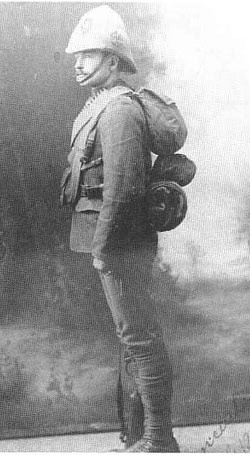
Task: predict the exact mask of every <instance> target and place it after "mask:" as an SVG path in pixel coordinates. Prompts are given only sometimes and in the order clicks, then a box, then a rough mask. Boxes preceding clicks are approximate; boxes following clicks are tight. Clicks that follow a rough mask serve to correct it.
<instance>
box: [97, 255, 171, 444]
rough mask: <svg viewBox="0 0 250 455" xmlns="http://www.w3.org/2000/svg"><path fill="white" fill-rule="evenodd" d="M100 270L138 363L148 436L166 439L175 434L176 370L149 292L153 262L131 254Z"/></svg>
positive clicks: (125, 340)
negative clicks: (107, 271)
mask: <svg viewBox="0 0 250 455" xmlns="http://www.w3.org/2000/svg"><path fill="white" fill-rule="evenodd" d="M126 259H127V260H124V258H123V260H121V261H120V262H119V264H117V267H116V268H114V270H115V271H116V273H115V272H114V273H113V274H109V275H105V274H102V273H100V277H101V281H102V285H103V289H104V292H105V295H106V298H107V302H108V305H109V307H110V310H111V313H112V316H113V320H114V322H115V325H116V330H117V335H118V336H119V338H120V340H121V342H122V343H123V344H124V345H125V347H126V351H127V353H128V355H129V356H130V357H131V359H132V360H133V361H134V363H135V366H136V371H137V374H136V377H135V381H136V384H137V387H138V390H139V392H140V395H141V399H142V403H143V408H144V415H145V420H144V436H145V437H148V438H152V436H153V438H154V439H155V440H159V441H163V440H166V439H168V438H169V437H171V435H172V432H171V418H170V404H171V396H172V370H171V365H170V362H169V358H168V355H167V352H166V348H165V345H164V343H163V340H162V333H161V329H160V327H159V324H158V322H157V318H156V315H155V309H154V308H153V307H152V303H151V299H150V297H149V294H148V290H147V288H148V283H149V279H150V273H151V263H150V261H146V260H145V256H140V257H139V258H138V256H137V255H134V256H130V257H129V259H128V258H126Z"/></svg>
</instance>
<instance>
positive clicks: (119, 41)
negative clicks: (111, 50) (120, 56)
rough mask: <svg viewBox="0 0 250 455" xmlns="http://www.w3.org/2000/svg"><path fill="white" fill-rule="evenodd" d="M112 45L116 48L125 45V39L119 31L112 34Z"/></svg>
mask: <svg viewBox="0 0 250 455" xmlns="http://www.w3.org/2000/svg"><path fill="white" fill-rule="evenodd" d="M110 39H111V43H112V44H113V45H114V46H116V47H121V46H122V45H123V37H122V35H121V33H119V32H118V31H115V32H112V33H111V34H110Z"/></svg>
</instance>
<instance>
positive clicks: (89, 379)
mask: <svg viewBox="0 0 250 455" xmlns="http://www.w3.org/2000/svg"><path fill="white" fill-rule="evenodd" d="M246 3H247V2H244V1H243V0H241V1H240V2H239V1H237V2H236V1H232V2H224V1H223V0H220V1H219V2H214V3H213V2H212V3H211V2H199V1H198V0H197V1H195V0H188V1H185V2H183V1H181V0H176V1H175V2H172V1H170V0H168V1H166V2H165V3H164V5H161V4H160V3H159V4H157V3H154V4H153V3H152V4H150V3H119V2H118V3H114V4H112V3H111V4H110V5H111V6H112V7H113V8H114V9H115V10H116V11H117V12H118V13H120V14H121V16H122V17H123V19H124V22H125V23H126V25H127V28H128V32H129V34H130V36H131V42H132V48H133V54H134V58H135V61H136V64H137V66H138V74H137V75H135V76H133V77H132V78H130V81H131V84H132V85H134V87H135V88H138V87H140V86H146V87H149V88H151V89H153V90H155V91H156V92H158V93H161V92H163V93H165V94H166V95H168V96H170V97H171V98H173V99H174V100H175V101H176V103H177V105H178V107H179V109H180V111H181V112H182V114H183V116H184V118H185V120H186V123H187V127H188V131H189V136H188V140H187V142H186V144H185V146H184V148H183V153H186V154H187V155H188V156H189V157H190V158H192V159H193V160H194V161H195V162H196V164H197V168H198V171H197V176H196V179H195V181H194V182H193V183H192V184H191V185H190V187H187V196H188V214H187V217H186V219H185V220H184V222H183V223H182V224H181V225H180V226H179V227H178V228H177V229H176V230H174V231H171V232H168V233H165V234H161V235H160V236H159V257H158V259H157V261H156V264H155V268H154V284H153V287H152V289H151V293H152V299H153V300H154V302H155V304H156V306H157V311H158V312H159V317H160V319H161V321H162V325H163V330H164V335H165V341H166V344H167V345H168V347H169V352H170V357H171V359H172V362H173V368H174V400H173V423H174V425H187V424H202V423H211V422H221V421H225V422H227V421H228V422H229V421H240V420H244V419H246V418H248V416H249V405H250V381H249V379H250V378H249V371H250V369H249V363H250V350H249V343H250V330H249V325H250V306H249V301H250V285H249V282H250V280H249V277H250V275H249V272H250V262H249V238H250V228H249V222H250V159H249V144H250V129H249V120H248V119H249V113H250V102H249V100H250V96H249V88H250V82H249V75H248V73H249V68H250V65H249V55H250V53H249V50H248V49H247V47H246V43H249V42H250V40H249V36H248V35H249V26H248V23H247V17H248V15H247V14H246V8H247V5H246ZM99 4H100V3H97V4H95V5H99ZM226 4H227V6H226ZM239 5H241V7H239ZM93 6H94V4H93V2H91V3H85V2H81V3H50V2H48V3H32V2H28V3H18V2H17V3H13V2H12V3H9V2H7V3H0V17H1V27H0V30H1V31H0V84H1V85H0V87H1V101H0V102H1V109H0V115H1V134H0V154H1V178H0V278H1V282H0V297H1V303H0V316H1V319H0V324H1V332H0V434H1V437H2V438H5V437H14V436H15V437H17V436H32V435H41V434H55V433H57V434H58V433H67V432H84V431H99V430H101V431H103V430H109V429H115V428H118V427H119V423H118V419H117V409H116V383H117V376H118V360H119V346H118V341H117V339H116V334H115V328H114V326H113V323H112V319H111V316H110V314H109V311H108V308H107V305H106V302H105V298H104V296H103V293H102V289H101V286H100V284H99V281H98V277H97V276H96V275H95V272H94V270H93V269H92V267H91V263H90V262H89V261H88V260H87V259H86V258H85V257H84V256H83V255H81V254H76V253H72V252H71V251H70V250H69V232H70V222H71V212H70V210H69V209H61V208H60V207H59V186H60V179H61V175H62V171H63V169H64V167H65V166H66V164H67V162H66V157H67V153H68V151H69V146H70V135H71V128H72V123H73V121H74V118H75V117H76V116H77V114H78V113H79V111H80V110H81V108H82V106H83V104H84V101H85V99H86V96H87V95H88V94H87V93H85V92H84V91H83V90H82V89H81V88H80V87H78V85H77V83H76V81H75V79H74V68H73V66H74V58H73V57H72V56H68V55H66V54H65V52H64V49H65V47H66V45H67V42H68V38H69V36H70V34H71V32H72V30H73V28H74V27H75V25H76V24H77V22H78V20H79V19H80V17H81V16H82V15H83V14H84V13H85V12H86V11H87V10H88V9H90V8H92V7H93ZM125 389H126V384H125Z"/></svg>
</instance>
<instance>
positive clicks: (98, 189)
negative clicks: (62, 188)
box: [80, 185, 103, 199]
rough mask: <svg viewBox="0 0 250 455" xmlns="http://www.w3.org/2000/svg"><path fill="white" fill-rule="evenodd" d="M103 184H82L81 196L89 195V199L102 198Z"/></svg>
mask: <svg viewBox="0 0 250 455" xmlns="http://www.w3.org/2000/svg"><path fill="white" fill-rule="evenodd" d="M102 189H103V185H98V186H91V187H89V186H86V185H80V197H87V198H88V199H102Z"/></svg>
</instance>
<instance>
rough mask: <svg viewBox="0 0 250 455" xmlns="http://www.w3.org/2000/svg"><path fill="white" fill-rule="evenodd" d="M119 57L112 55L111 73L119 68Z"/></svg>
mask: <svg viewBox="0 0 250 455" xmlns="http://www.w3.org/2000/svg"><path fill="white" fill-rule="evenodd" d="M119 60H120V59H119V57H118V55H116V54H111V55H110V69H111V71H116V70H117V69H118V67H119Z"/></svg>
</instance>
